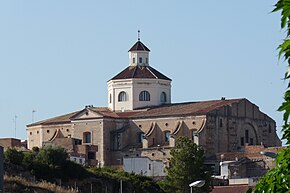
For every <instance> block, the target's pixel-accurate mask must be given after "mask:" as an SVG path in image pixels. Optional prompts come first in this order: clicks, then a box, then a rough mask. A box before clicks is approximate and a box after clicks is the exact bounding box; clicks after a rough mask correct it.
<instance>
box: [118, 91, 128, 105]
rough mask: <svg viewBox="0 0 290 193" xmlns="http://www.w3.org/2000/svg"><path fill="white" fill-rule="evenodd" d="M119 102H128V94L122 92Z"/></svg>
mask: <svg viewBox="0 0 290 193" xmlns="http://www.w3.org/2000/svg"><path fill="white" fill-rule="evenodd" d="M118 101H119V102H121V101H127V94H126V93H125V92H124V91H122V92H120V93H119V95H118Z"/></svg>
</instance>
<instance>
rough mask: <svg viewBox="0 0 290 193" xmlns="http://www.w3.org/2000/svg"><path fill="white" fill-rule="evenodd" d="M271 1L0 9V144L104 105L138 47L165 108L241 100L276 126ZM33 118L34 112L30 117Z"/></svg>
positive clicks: (276, 26) (44, 4)
mask: <svg viewBox="0 0 290 193" xmlns="http://www.w3.org/2000/svg"><path fill="white" fill-rule="evenodd" d="M275 3H276V1H274V0H255V1H253V0H242V1H235V0H221V1H214V0H212V1H194V0H184V1H177V0H175V1H173V0H158V1H148V0H146V1H145V0H142V1H139V0H122V1H97V0H82V1H80V0H42V1H39V0H33V1H32V0H17V1H16V0H2V1H0V89H1V90H0V117H1V124H0V137H14V136H15V131H14V129H15V120H14V117H15V115H17V119H16V130H17V132H16V136H17V138H21V139H26V125H27V124H30V123H31V122H32V119H33V116H34V121H39V120H43V119H47V118H51V117H54V116H58V115H61V114H65V113H69V112H72V111H77V110H81V109H82V108H84V106H85V105H94V106H107V81H108V80H109V79H110V78H112V77H113V76H114V75H116V74H117V73H118V72H120V71H121V70H123V69H124V68H125V67H127V66H128V64H129V61H128V49H129V48H130V47H131V46H132V45H133V44H134V43H135V42H136V41H137V30H138V29H140V30H141V41H142V42H143V43H144V44H145V45H146V46H147V47H148V48H149V49H150V50H151V52H150V65H151V66H153V67H154V68H156V69H157V70H159V71H160V72H162V73H164V74H165V75H167V76H168V77H170V78H171V79H172V80H173V81H172V102H185V101H200V100H211V99H220V98H221V97H226V98H247V99H249V100H250V101H251V102H253V103H255V104H256V105H258V106H259V107H260V109H261V110H262V111H263V112H265V113H266V114H268V115H269V116H271V117H272V118H273V119H275V120H276V123H277V130H278V134H279V135H280V136H281V134H280V130H281V125H282V114H281V113H278V112H277V111H276V109H277V108H278V106H279V105H280V103H281V102H282V96H283V92H284V90H285V88H286V83H285V82H283V80H282V78H283V74H284V71H285V69H286V67H285V64H283V62H278V59H277V53H278V51H277V50H276V48H277V46H278V45H279V44H280V43H281V42H282V39H283V37H284V35H285V34H284V31H282V30H280V14H279V13H271V10H272V9H273V6H274V4H275ZM33 110H35V111H36V112H34V113H32V111H33Z"/></svg>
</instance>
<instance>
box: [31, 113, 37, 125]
mask: <svg viewBox="0 0 290 193" xmlns="http://www.w3.org/2000/svg"><path fill="white" fill-rule="evenodd" d="M35 112H36V110H32V119H31V120H32V123H33V122H34V113H35Z"/></svg>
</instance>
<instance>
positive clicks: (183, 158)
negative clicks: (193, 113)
mask: <svg viewBox="0 0 290 193" xmlns="http://www.w3.org/2000/svg"><path fill="white" fill-rule="evenodd" d="M170 154H171V156H172V157H171V158H170V160H169V163H170V167H168V168H167V171H168V175H167V176H166V178H165V180H164V181H163V182H161V183H160V185H161V186H162V188H163V190H164V191H165V192H168V193H171V192H172V193H173V192H174V193H186V192H190V188H189V184H190V183H192V182H194V181H197V180H205V181H206V184H205V185H204V186H203V187H202V188H196V190H195V192H200V191H202V192H209V190H210V176H211V174H210V173H211V172H210V171H209V170H208V169H207V168H206V167H205V165H204V151H203V149H202V148H201V147H199V146H197V145H196V144H195V143H194V142H193V141H192V140H190V139H189V138H187V137H180V138H178V139H177V142H176V146H175V147H174V148H173V149H172V150H171V151H170Z"/></svg>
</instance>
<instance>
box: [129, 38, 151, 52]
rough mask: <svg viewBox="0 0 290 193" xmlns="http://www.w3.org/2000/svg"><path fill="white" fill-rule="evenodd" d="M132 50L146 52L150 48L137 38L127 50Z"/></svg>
mask: <svg viewBox="0 0 290 193" xmlns="http://www.w3.org/2000/svg"><path fill="white" fill-rule="evenodd" d="M132 51H148V52H150V50H149V49H148V48H147V47H146V46H145V45H144V44H143V43H142V42H141V41H139V40H138V41H137V42H136V43H135V44H134V45H133V46H132V47H131V48H130V50H129V52H132Z"/></svg>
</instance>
